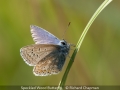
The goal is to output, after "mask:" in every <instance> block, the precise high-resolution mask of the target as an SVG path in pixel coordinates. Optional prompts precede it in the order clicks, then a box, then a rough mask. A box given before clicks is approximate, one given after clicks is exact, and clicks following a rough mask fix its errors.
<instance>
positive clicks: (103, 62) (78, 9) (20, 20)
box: [0, 0, 120, 85]
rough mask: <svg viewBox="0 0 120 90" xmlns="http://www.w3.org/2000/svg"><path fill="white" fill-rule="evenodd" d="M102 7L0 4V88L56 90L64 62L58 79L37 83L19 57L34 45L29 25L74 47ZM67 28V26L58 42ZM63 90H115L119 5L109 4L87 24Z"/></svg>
mask: <svg viewBox="0 0 120 90" xmlns="http://www.w3.org/2000/svg"><path fill="white" fill-rule="evenodd" d="M103 1H104V0H22V1H21V0H0V85H58V83H59V81H60V80H61V78H62V76H63V74H64V72H65V69H66V66H67V64H68V61H69V58H67V60H66V63H65V65H64V68H63V70H62V72H61V73H59V74H58V75H52V76H47V77H40V76H39V77H37V76H34V74H33V72H32V69H33V67H30V66H28V65H27V64H26V63H25V62H24V61H23V59H22V58H21V56H20V48H21V47H23V46H26V45H30V44H33V43H34V42H33V40H32V37H31V33H30V25H31V24H33V25H37V26H40V27H42V28H44V29H46V30H48V31H49V32H51V33H53V34H54V35H55V36H57V37H58V38H60V39H62V38H64V39H65V40H67V41H68V42H69V43H72V44H76V43H77V41H78V39H79V37H80V35H81V33H82V31H83V29H84V28H85V26H86V24H87V23H88V21H89V19H90V18H91V16H92V15H93V13H94V12H95V11H96V9H97V8H98V7H99V6H100V4H101V3H102V2H103ZM69 22H71V25H70V26H69V29H68V30H67V32H66V33H65V36H64V37H62V35H63V33H64V31H65V30H66V28H67V25H68V23H69ZM72 48H73V47H72ZM73 49H74V48H73ZM72 52H73V50H71V53H72ZM71 53H70V55H71ZM66 85H120V1H119V0H113V2H112V3H110V4H109V5H108V6H107V7H106V8H105V9H104V10H103V11H102V13H101V14H100V15H99V16H98V17H97V19H96V20H95V22H94V23H93V24H92V26H91V28H90V29H89V32H88V33H87V35H86V37H85V39H84V41H83V43H82V46H81V48H80V51H79V52H78V54H77V56H76V58H75V61H74V63H73V66H72V68H71V70H70V72H69V75H68V78H67V81H66Z"/></svg>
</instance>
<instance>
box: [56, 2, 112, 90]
mask: <svg viewBox="0 0 120 90" xmlns="http://www.w3.org/2000/svg"><path fill="white" fill-rule="evenodd" d="M111 1H112V0H105V1H104V2H103V3H102V4H101V5H100V7H99V8H98V9H97V10H96V12H95V13H94V14H93V16H92V18H91V19H90V20H89V22H88V24H87V25H86V27H85V29H84V30H83V33H82V35H81V36H80V38H79V40H78V43H77V45H76V48H75V50H74V52H73V54H72V57H71V58H70V61H69V63H68V66H67V68H66V71H65V73H64V75H63V78H62V80H61V81H60V83H59V85H58V90H63V89H64V86H65V83H66V79H67V76H68V73H69V71H70V68H71V66H72V64H73V62H74V59H75V56H76V54H77V52H78V51H79V49H80V46H81V44H82V42H83V40H84V38H85V35H86V33H87V32H88V30H89V28H90V26H91V25H92V23H93V21H94V20H95V19H96V17H97V16H98V15H99V14H100V12H101V11H102V10H103V9H104V8H105V7H106V6H107V5H108V4H109V3H110V2H111Z"/></svg>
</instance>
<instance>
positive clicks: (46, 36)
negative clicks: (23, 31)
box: [30, 25, 60, 44]
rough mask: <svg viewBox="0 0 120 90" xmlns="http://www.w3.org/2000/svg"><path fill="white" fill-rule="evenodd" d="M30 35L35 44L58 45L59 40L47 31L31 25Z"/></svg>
mask: <svg viewBox="0 0 120 90" xmlns="http://www.w3.org/2000/svg"><path fill="white" fill-rule="evenodd" d="M30 28H31V33H32V37H33V40H34V41H35V44H58V43H59V42H60V40H59V39H58V38H57V37H55V36H54V35H53V34H51V33H49V32H48V31H46V30H44V29H42V28H40V27H38V26H35V25H31V26H30Z"/></svg>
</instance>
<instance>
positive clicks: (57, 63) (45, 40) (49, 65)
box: [20, 26, 70, 76]
mask: <svg viewBox="0 0 120 90" xmlns="http://www.w3.org/2000/svg"><path fill="white" fill-rule="evenodd" d="M31 33H32V37H33V40H34V41H35V44H32V45H28V46H25V47H22V48H21V49H20V54H21V56H22V58H23V59H24V61H25V62H26V63H27V64H28V65H30V66H34V69H33V73H34V74H35V75H36V76H48V75H52V74H58V73H59V72H60V71H61V70H62V67H63V65H64V63H65V60H66V57H67V55H68V54H69V49H70V44H69V43H67V42H66V41H65V40H59V39H58V38H57V37H55V36H54V35H52V34H51V33H49V32H47V31H46V30H44V29H42V28H39V27H37V26H31Z"/></svg>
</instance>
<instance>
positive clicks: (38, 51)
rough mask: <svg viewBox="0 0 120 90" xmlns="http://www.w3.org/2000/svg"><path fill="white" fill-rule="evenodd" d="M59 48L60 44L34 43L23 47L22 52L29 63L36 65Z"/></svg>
mask: <svg viewBox="0 0 120 90" xmlns="http://www.w3.org/2000/svg"><path fill="white" fill-rule="evenodd" d="M57 48H58V45H50V44H49V45H47V44H33V45H28V46H25V47H23V48H21V49H20V53H21V56H22V58H23V59H24V61H25V62H26V63H27V64H28V65H30V66H35V65H36V64H37V63H38V62H39V61H40V60H42V59H43V58H44V57H46V56H47V55H49V54H50V53H51V52H54V51H56V50H57Z"/></svg>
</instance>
